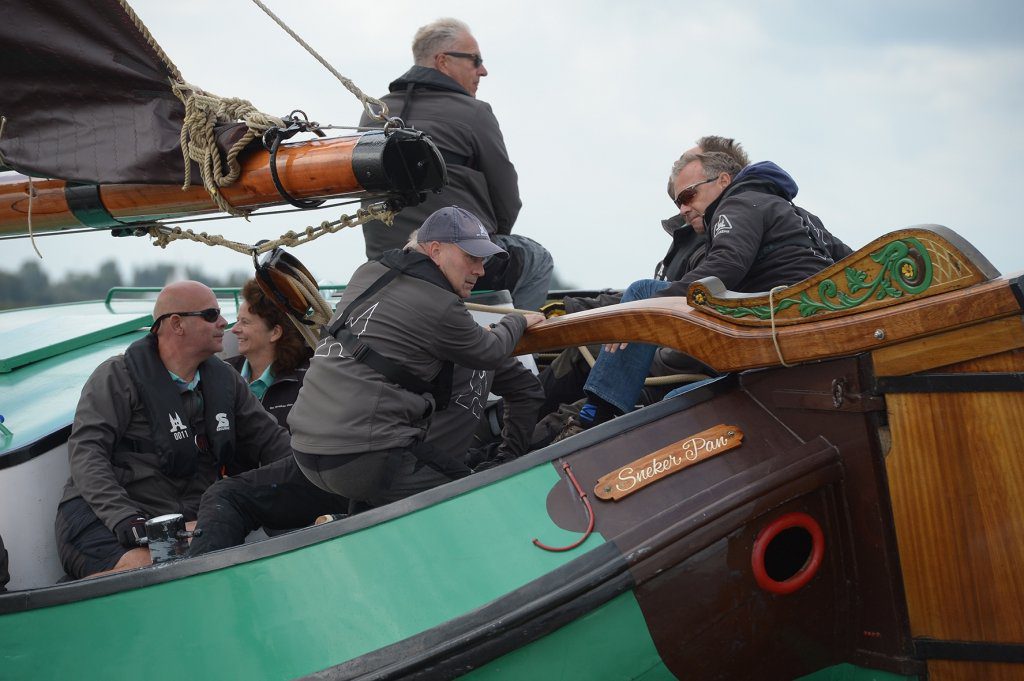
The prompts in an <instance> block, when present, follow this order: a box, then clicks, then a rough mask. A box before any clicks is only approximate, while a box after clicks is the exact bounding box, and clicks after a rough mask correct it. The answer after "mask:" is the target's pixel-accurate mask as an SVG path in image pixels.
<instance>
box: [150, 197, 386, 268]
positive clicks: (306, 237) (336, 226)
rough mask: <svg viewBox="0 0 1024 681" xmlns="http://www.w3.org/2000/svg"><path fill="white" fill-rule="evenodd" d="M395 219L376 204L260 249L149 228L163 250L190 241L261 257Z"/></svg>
mask: <svg viewBox="0 0 1024 681" xmlns="http://www.w3.org/2000/svg"><path fill="white" fill-rule="evenodd" d="M394 217H395V212H394V211H392V210H390V209H388V208H387V207H386V204H384V203H374V204H371V205H370V206H368V207H366V208H360V209H359V210H357V211H356V214H355V215H354V216H350V215H342V216H341V217H339V218H338V219H337V220H330V221H328V220H324V221H323V222H321V223H320V224H319V225H317V226H316V227H314V226H312V225H309V226H307V227H306V228H305V229H304V230H302V231H301V232H295V231H294V230H289V231H287V232H285V233H284V234H282V235H281V236H280V237H278V238H277V239H274V240H272V241H266V242H263V243H261V244H260V245H259V246H254V245H252V244H247V243H244V242H241V241H232V240H231V239H225V238H224V237H223V236H220V235H218V234H207V233H206V232H200V233H198V234H197V233H195V232H193V231H192V230H191V229H182V228H180V227H173V228H170V227H166V226H164V225H152V226H150V227H149V230H148V232H149V235H150V236H151V237H152V238H153V245H154V246H159V247H160V248H167V245H168V244H169V243H171V242H172V241H178V240H182V239H185V240H188V241H196V242H198V243H201V244H206V245H207V246H224V247H225V248H229V249H231V250H232V251H235V252H237V253H244V254H246V255H253V254H256V255H259V254H261V253H266V252H268V251H271V250H273V249H274V248H277V247H278V246H290V247H295V246H301V245H302V244H306V243H309V242H310V241H313V240H314V239H319V238H320V237H322V236H324V235H325V234H334V233H335V232H340V231H341V230H343V229H345V228H346V227H357V226H359V225H361V224H363V223H364V222H369V221H370V220H380V221H381V222H383V223H385V224H387V225H390V224H391V223H392V222H393V220H394Z"/></svg>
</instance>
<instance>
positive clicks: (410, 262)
mask: <svg viewBox="0 0 1024 681" xmlns="http://www.w3.org/2000/svg"><path fill="white" fill-rule="evenodd" d="M380 264H382V265H384V266H385V267H387V268H389V269H393V270H398V271H399V272H401V273H402V274H408V275H409V276H410V277H416V278H417V279H422V280H423V281H425V282H428V283H430V284H433V285H434V286H437V287H439V288H441V289H443V290H445V291H448V292H449V293H451V294H452V295H458V294H456V293H455V289H453V288H452V285H451V284H450V283H448V279H447V278H445V276H444V273H443V272H442V271H441V268H439V267H438V266H437V265H435V264H434V261H433V260H431V259H430V258H428V257H427V256H425V255H424V254H422V253H420V252H418V251H403V250H401V249H398V248H396V249H393V250H390V251H384V255H382V256H380Z"/></svg>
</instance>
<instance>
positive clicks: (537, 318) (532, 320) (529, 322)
mask: <svg viewBox="0 0 1024 681" xmlns="http://www.w3.org/2000/svg"><path fill="white" fill-rule="evenodd" d="M523 316H524V317H526V328H530V327H531V326H534V325H536V324H540V323H541V322H542V321H544V319H545V317H544V315H542V314H541V313H540V312H524V313H523Z"/></svg>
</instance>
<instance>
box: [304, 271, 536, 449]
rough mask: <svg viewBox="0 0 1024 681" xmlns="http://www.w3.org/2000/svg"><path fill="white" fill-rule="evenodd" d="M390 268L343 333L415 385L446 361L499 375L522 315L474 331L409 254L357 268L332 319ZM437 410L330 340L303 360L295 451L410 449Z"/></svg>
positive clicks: (438, 279)
mask: <svg viewBox="0 0 1024 681" xmlns="http://www.w3.org/2000/svg"><path fill="white" fill-rule="evenodd" d="M391 269H396V270H398V271H400V272H401V274H399V276H397V277H396V278H395V279H394V280H393V281H391V282H390V283H389V284H388V285H386V286H385V287H384V288H382V289H380V290H378V291H377V292H376V293H374V294H372V295H371V296H369V297H368V298H367V299H366V300H363V301H362V302H360V303H359V304H358V305H356V307H355V309H354V310H353V311H352V312H351V314H350V316H349V323H348V329H349V330H350V331H351V333H352V334H354V335H355V336H357V337H358V339H359V341H360V342H362V343H364V344H366V345H368V346H369V347H370V348H372V349H373V350H374V351H375V352H376V353H377V354H379V355H381V356H383V357H384V358H385V359H386V360H389V361H390V362H392V363H395V364H397V365H399V366H400V367H402V368H404V369H405V370H406V371H407V372H409V373H411V374H412V375H413V376H415V377H417V378H419V379H422V380H424V381H431V380H433V379H434V378H435V377H436V376H437V375H438V374H439V373H440V372H441V369H442V365H443V363H444V362H446V361H448V362H453V363H455V364H458V365H460V366H463V367H466V368H469V369H496V368H498V367H500V366H502V364H503V363H504V362H505V361H506V359H507V358H508V357H509V355H511V354H512V349H513V348H515V346H516V343H517V342H518V341H519V338H520V337H521V336H522V334H523V331H525V330H526V319H525V317H523V316H522V315H519V314H509V315H505V316H504V317H503V318H502V319H501V320H500V321H499V322H497V323H496V324H494V325H493V326H492V327H491V328H490V329H483V328H481V327H480V325H479V324H478V323H477V322H476V321H475V320H474V319H473V317H472V316H471V315H470V313H469V311H468V310H467V309H466V306H465V305H464V304H463V302H462V299H461V298H459V296H458V295H457V294H456V293H455V292H454V291H453V290H452V287H451V285H450V284H449V283H448V280H447V279H446V278H445V277H444V275H443V274H442V273H441V270H440V269H438V267H437V266H436V265H435V264H434V262H433V261H432V260H431V259H430V258H428V257H427V256H425V255H423V254H422V253H419V252H415V251H414V252H409V253H406V252H403V251H388V252H387V253H385V254H384V256H383V257H382V258H381V260H379V261H370V262H368V263H365V264H364V265H362V266H360V267H359V269H357V270H356V271H355V273H354V274H353V275H352V279H351V281H349V284H348V286H347V287H346V289H345V293H344V295H343V297H342V300H341V302H340V303H339V304H338V307H337V309H338V312H337V313H336V314H335V317H334V319H332V320H331V323H332V324H333V323H334V321H335V320H337V318H338V317H339V316H340V315H341V314H343V312H344V310H345V308H347V307H348V306H349V305H350V304H351V301H354V300H355V299H356V298H358V297H359V296H360V295H362V293H363V292H364V291H365V290H367V289H368V288H370V287H371V286H372V285H373V284H374V283H375V282H376V281H377V280H378V279H380V278H381V277H382V276H383V275H385V274H387V273H388V271H389V270H391ZM434 408H435V403H434V397H433V396H432V395H431V394H429V393H422V394H421V393H417V392H412V391H410V390H406V389H405V388H403V387H401V386H400V385H398V384H397V383H393V382H391V381H390V380H388V379H387V378H385V377H384V375H382V374H381V373H378V372H377V371H376V370H375V369H373V368H372V367H371V366H369V365H368V364H366V363H364V362H361V361H359V360H357V359H355V358H353V357H352V354H351V350H346V348H344V347H343V346H342V344H341V343H340V342H338V341H337V340H336V339H335V338H334V337H331V336H328V337H326V338H325V339H324V340H322V341H321V342H320V345H319V346H318V347H317V349H316V352H315V353H314V354H313V359H312V360H310V364H309V370H308V371H307V372H306V378H305V381H303V384H302V388H301V389H300V390H299V397H298V399H296V401H295V407H294V408H293V409H292V412H291V414H290V415H289V417H288V425H289V426H290V427H291V431H292V447H293V448H294V449H295V450H296V451H298V452H303V453H306V454H317V455H334V454H362V453H367V452H374V451H380V450H385V449H395V448H402V447H407V446H410V445H412V444H413V443H415V442H418V441H420V440H421V439H422V438H423V437H424V435H425V433H426V430H427V427H428V426H429V425H430V417H431V414H432V413H433V411H434Z"/></svg>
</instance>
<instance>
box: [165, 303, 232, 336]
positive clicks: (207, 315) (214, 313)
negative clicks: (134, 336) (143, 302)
mask: <svg viewBox="0 0 1024 681" xmlns="http://www.w3.org/2000/svg"><path fill="white" fill-rule="evenodd" d="M174 315H178V316H179V317H202V319H203V321H204V322H208V323H210V324H213V323H214V322H215V321H217V320H218V319H220V308H219V307H208V308H206V309H205V310H198V311H196V312H168V313H167V314H162V315H160V316H159V317H157V318H156V321H154V322H153V326H151V327H149V332H150V333H156V332H157V329H159V328H160V322H162V321H163V320H165V319H167V318H168V317H173V316H174Z"/></svg>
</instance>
